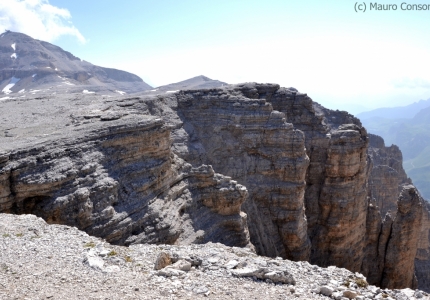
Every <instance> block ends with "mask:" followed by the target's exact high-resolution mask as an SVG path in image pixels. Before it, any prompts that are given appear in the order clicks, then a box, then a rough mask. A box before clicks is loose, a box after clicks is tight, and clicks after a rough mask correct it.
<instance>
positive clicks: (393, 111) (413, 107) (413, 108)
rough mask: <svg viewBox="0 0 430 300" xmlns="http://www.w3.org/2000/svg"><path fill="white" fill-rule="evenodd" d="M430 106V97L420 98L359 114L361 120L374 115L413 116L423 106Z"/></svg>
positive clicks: (389, 116)
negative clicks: (402, 104)
mask: <svg viewBox="0 0 430 300" xmlns="http://www.w3.org/2000/svg"><path fill="white" fill-rule="evenodd" d="M426 107H430V99H427V100H420V101H418V102H415V103H412V104H410V105H406V106H398V107H382V108H377V109H374V110H371V111H366V112H362V113H359V114H357V115H356V116H357V117H358V118H359V119H360V120H365V119H369V118H372V117H377V118H386V119H400V118H413V117H414V116H415V115H416V114H417V113H418V112H419V111H420V110H422V109H423V108H426Z"/></svg>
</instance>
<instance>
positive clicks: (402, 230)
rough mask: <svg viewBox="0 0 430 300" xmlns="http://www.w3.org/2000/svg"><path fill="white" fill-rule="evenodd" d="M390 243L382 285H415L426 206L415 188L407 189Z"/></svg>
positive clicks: (405, 189)
mask: <svg viewBox="0 0 430 300" xmlns="http://www.w3.org/2000/svg"><path fill="white" fill-rule="evenodd" d="M397 206H398V209H397V215H396V218H395V219H394V221H393V224H392V226H391V233H390V236H389V239H388V243H387V248H386V249H387V250H386V254H385V264H384V269H383V273H382V281H381V286H382V287H384V288H396V287H398V286H401V285H405V286H415V285H416V278H415V276H414V267H413V265H414V258H415V255H416V252H417V246H418V243H417V242H418V237H419V235H420V229H421V220H422V211H423V207H422V206H423V203H422V199H421V196H420V195H419V193H418V191H417V190H416V188H415V187H414V186H412V185H406V186H404V188H403V190H402V192H401V194H400V196H399V200H398V201H397Z"/></svg>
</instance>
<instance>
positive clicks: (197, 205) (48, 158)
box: [0, 116, 249, 246]
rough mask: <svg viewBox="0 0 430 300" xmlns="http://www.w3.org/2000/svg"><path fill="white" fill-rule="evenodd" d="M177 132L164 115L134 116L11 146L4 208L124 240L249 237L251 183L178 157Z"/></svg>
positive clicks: (238, 240)
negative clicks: (244, 207)
mask: <svg viewBox="0 0 430 300" xmlns="http://www.w3.org/2000/svg"><path fill="white" fill-rule="evenodd" d="M169 137H170V130H169V129H168V128H167V127H166V126H164V122H163V121H162V120H161V119H159V118H155V117H151V116H143V117H137V116H130V117H124V118H122V119H118V120H113V121H109V122H108V124H106V122H103V121H100V120H99V121H98V122H95V123H91V125H88V126H87V128H86V129H85V130H84V131H83V132H78V133H77V132H73V131H72V132H70V136H69V137H68V138H65V139H61V140H56V141H51V143H44V144H42V145H34V146H31V147H28V148H24V149H16V150H13V151H11V152H9V153H3V155H2V160H1V166H0V167H1V169H0V174H1V183H0V187H1V189H0V190H1V193H0V196H1V198H0V210H1V211H3V212H9V213H16V214H29V213H31V214H35V215H37V216H40V217H43V218H44V219H45V220H46V221H47V222H49V223H57V224H68V225H72V226H76V227H78V228H80V229H83V230H85V231H87V232H88V233H89V234H92V235H95V236H100V237H103V238H105V239H106V240H108V241H110V242H112V243H117V244H132V243H168V244H173V243H178V244H181V243H185V244H189V243H204V242H207V241H218V242H222V243H224V244H227V245H228V244H230V245H235V246H246V245H247V244H249V236H248V230H247V226H246V215H245V214H244V213H243V212H241V208H240V207H241V204H242V203H243V202H244V201H245V199H246V196H247V190H246V188H245V187H244V186H241V185H239V184H237V183H236V182H235V181H232V180H231V178H229V177H226V176H223V175H220V174H216V173H214V171H213V169H212V167H210V166H206V165H202V166H199V167H197V168H193V167H192V166H191V165H190V164H188V163H186V162H184V161H183V160H182V159H180V158H178V157H176V156H175V155H174V154H173V153H172V152H171V149H170V139H169Z"/></svg>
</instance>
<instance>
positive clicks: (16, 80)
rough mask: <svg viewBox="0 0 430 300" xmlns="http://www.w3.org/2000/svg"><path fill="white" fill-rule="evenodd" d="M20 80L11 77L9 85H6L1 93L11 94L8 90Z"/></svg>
mask: <svg viewBox="0 0 430 300" xmlns="http://www.w3.org/2000/svg"><path fill="white" fill-rule="evenodd" d="M19 80H20V78H15V77H12V78H11V79H10V81H9V84H8V85H6V86H5V87H4V88H3V90H2V92H3V93H5V94H10V93H12V91H11V90H10V89H11V88H13V86H14V85H15V84H16V83H17V82H18V81H19Z"/></svg>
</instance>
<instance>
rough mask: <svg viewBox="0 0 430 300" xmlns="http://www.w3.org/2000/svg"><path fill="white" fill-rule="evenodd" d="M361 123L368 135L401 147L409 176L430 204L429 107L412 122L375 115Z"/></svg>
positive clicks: (414, 117) (404, 165)
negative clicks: (373, 135)
mask: <svg viewBox="0 0 430 300" xmlns="http://www.w3.org/2000/svg"><path fill="white" fill-rule="evenodd" d="M428 101H429V100H427V102H426V101H420V102H418V103H428ZM418 103H414V104H418ZM415 107H416V106H415ZM394 109H399V108H394ZM375 111H376V110H375ZM375 111H373V112H375ZM409 111H410V110H409ZM361 121H362V123H363V125H364V126H365V127H366V129H367V130H368V132H370V133H374V134H377V135H380V136H382V137H383V138H384V140H385V141H386V144H387V145H390V144H396V145H398V146H399V148H400V149H401V150H402V153H403V167H404V168H405V170H406V173H407V174H408V176H409V177H410V178H412V180H413V182H414V184H415V185H416V186H417V187H418V189H419V191H420V193H421V194H422V195H423V197H424V198H426V199H427V200H430V107H426V108H424V109H421V110H419V111H418V112H417V113H416V114H415V115H414V116H413V117H412V118H398V119H391V118H386V117H383V116H377V115H375V116H373V117H369V118H367V119H366V118H365V119H362V120H361Z"/></svg>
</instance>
